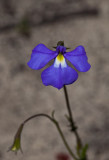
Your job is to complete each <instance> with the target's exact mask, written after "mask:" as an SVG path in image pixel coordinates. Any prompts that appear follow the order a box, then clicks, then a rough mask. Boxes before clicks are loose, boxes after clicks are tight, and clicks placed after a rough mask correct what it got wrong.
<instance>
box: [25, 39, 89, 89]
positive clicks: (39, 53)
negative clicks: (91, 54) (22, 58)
mask: <svg viewBox="0 0 109 160" xmlns="http://www.w3.org/2000/svg"><path fill="white" fill-rule="evenodd" d="M54 48H56V51H52V50H50V49H48V48H47V47H46V46H45V45H44V44H38V45H37V46H36V47H35V48H34V49H33V50H32V54H31V59H30V61H29V62H28V63H27V64H28V66H29V67H30V68H31V69H34V70H38V69H41V68H43V67H44V66H45V65H46V64H47V63H48V62H49V61H50V60H52V59H54V58H55V60H54V63H53V65H51V66H50V67H48V68H47V69H45V70H44V71H43V72H42V74H41V78H42V82H43V84H44V85H45V86H48V85H52V86H53V87H56V88H58V89H61V88H62V87H63V86H64V85H68V84H72V83H73V82H75V81H76V80H77V78H78V73H77V72H76V71H75V70H74V69H73V68H71V67H70V66H68V65H67V63H66V59H67V60H68V61H70V62H71V63H72V64H73V66H74V67H75V68H76V69H77V70H78V71H80V72H87V71H88V70H89V69H90V67H91V66H90V64H89V63H88V58H87V56H86V52H85V49H84V47H83V46H78V47H76V48H75V49H74V50H72V51H70V52H66V49H67V48H66V47H64V42H63V41H59V42H58V43H57V47H54Z"/></svg>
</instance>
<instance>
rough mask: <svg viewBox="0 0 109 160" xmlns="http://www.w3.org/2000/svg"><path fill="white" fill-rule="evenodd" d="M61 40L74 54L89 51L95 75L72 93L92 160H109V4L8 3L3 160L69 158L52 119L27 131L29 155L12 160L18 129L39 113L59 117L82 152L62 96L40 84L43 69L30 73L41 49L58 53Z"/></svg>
mask: <svg viewBox="0 0 109 160" xmlns="http://www.w3.org/2000/svg"><path fill="white" fill-rule="evenodd" d="M25 30H26V32H25ZM59 40H64V41H65V44H66V46H68V47H70V48H71V49H74V48H75V47H76V46H78V45H83V46H84V47H85V49H86V52H87V55H88V59H89V62H90V64H91V66H92V67H91V69H90V71H88V72H86V73H79V78H78V80H77V81H76V82H75V83H74V84H72V85H69V86H67V89H68V92H69V98H70V103H71V106H72V112H73V115H74V119H75V121H76V124H77V126H78V128H79V130H78V131H79V133H80V135H81V137H82V139H83V142H84V143H88V144H89V151H88V157H89V160H96V159H97V160H98V159H99V160H108V159H109V158H108V157H109V87H108V86H109V54H108V52H109V1H108V0H104V1H100V0H92V1H88V0H87V1H85V0H82V1H80V0H78V1H71V0H56V1H53V0H45V1H43V0H37V1H36V0H27V1H25V0H19V1H14V0H8V1H6V0H1V1H0V160H12V159H14V160H21V159H23V160H36V159H37V160H42V159H44V160H51V159H52V160H54V159H55V155H56V154H57V153H59V152H66V153H67V151H66V148H65V147H64V145H63V142H62V140H61V138H60V137H59V135H58V132H57V130H56V128H55V126H53V124H51V123H50V122H49V121H48V120H47V119H45V118H38V119H34V120H32V121H30V122H29V123H28V124H27V125H25V127H24V130H23V133H22V148H23V152H24V153H23V155H22V154H20V153H19V154H18V155H17V156H16V155H14V154H13V153H12V152H9V153H7V152H6V151H7V150H8V147H9V146H10V145H11V144H12V142H13V137H14V135H15V133H16V130H17V128H18V126H19V124H20V123H21V122H22V121H23V120H25V119H26V118H27V117H29V116H31V115H33V114H35V113H42V112H43V113H46V114H51V112H52V111H53V110H55V111H56V113H55V114H56V117H57V119H58V120H59V121H60V123H61V124H62V129H63V131H64V134H65V135H66V136H67V140H68V141H69V143H70V145H71V146H72V148H74V147H75V138H74V136H73V135H72V134H71V133H70V132H69V131H68V128H67V125H68V123H67V121H66V119H65V117H64V115H65V114H66V113H67V110H66V105H65V100H64V94H63V89H61V90H57V89H55V88H53V87H51V86H48V87H45V86H44V85H43V84H42V82H41V77H40V75H41V72H42V70H43V69H41V70H39V71H35V70H31V69H30V68H29V67H28V66H27V62H28V60H29V58H30V55H31V50H32V49H33V48H34V47H35V46H36V45H37V44H38V43H44V44H45V45H46V46H48V47H49V48H50V49H52V46H55V45H56V43H57V41H59Z"/></svg>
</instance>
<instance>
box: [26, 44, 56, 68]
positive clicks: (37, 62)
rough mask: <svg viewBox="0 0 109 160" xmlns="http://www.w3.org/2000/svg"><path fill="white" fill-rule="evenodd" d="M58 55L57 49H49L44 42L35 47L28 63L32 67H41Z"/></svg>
mask: <svg viewBox="0 0 109 160" xmlns="http://www.w3.org/2000/svg"><path fill="white" fill-rule="evenodd" d="M56 56H57V53H56V51H52V50H50V49H48V48H47V47H46V46H45V45H44V44H39V45H37V46H36V47H35V48H34V49H33V51H32V54H31V59H30V61H29V62H28V63H27V64H28V66H29V67H30V68H31V69H35V70H37V69H41V68H42V67H44V66H45V65H46V64H47V63H48V62H49V61H50V60H52V59H53V58H55V57H56Z"/></svg>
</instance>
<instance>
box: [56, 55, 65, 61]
mask: <svg viewBox="0 0 109 160" xmlns="http://www.w3.org/2000/svg"><path fill="white" fill-rule="evenodd" d="M57 60H58V61H60V62H62V61H63V60H64V56H63V55H62V54H61V53H59V54H58V56H57Z"/></svg>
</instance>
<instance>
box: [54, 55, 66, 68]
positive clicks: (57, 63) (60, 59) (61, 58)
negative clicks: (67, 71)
mask: <svg viewBox="0 0 109 160" xmlns="http://www.w3.org/2000/svg"><path fill="white" fill-rule="evenodd" d="M60 65H61V67H62V68H65V67H67V64H66V61H65V58H64V56H63V55H62V54H61V53H59V54H58V56H57V57H56V59H55V62H54V67H55V68H59V66H60Z"/></svg>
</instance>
